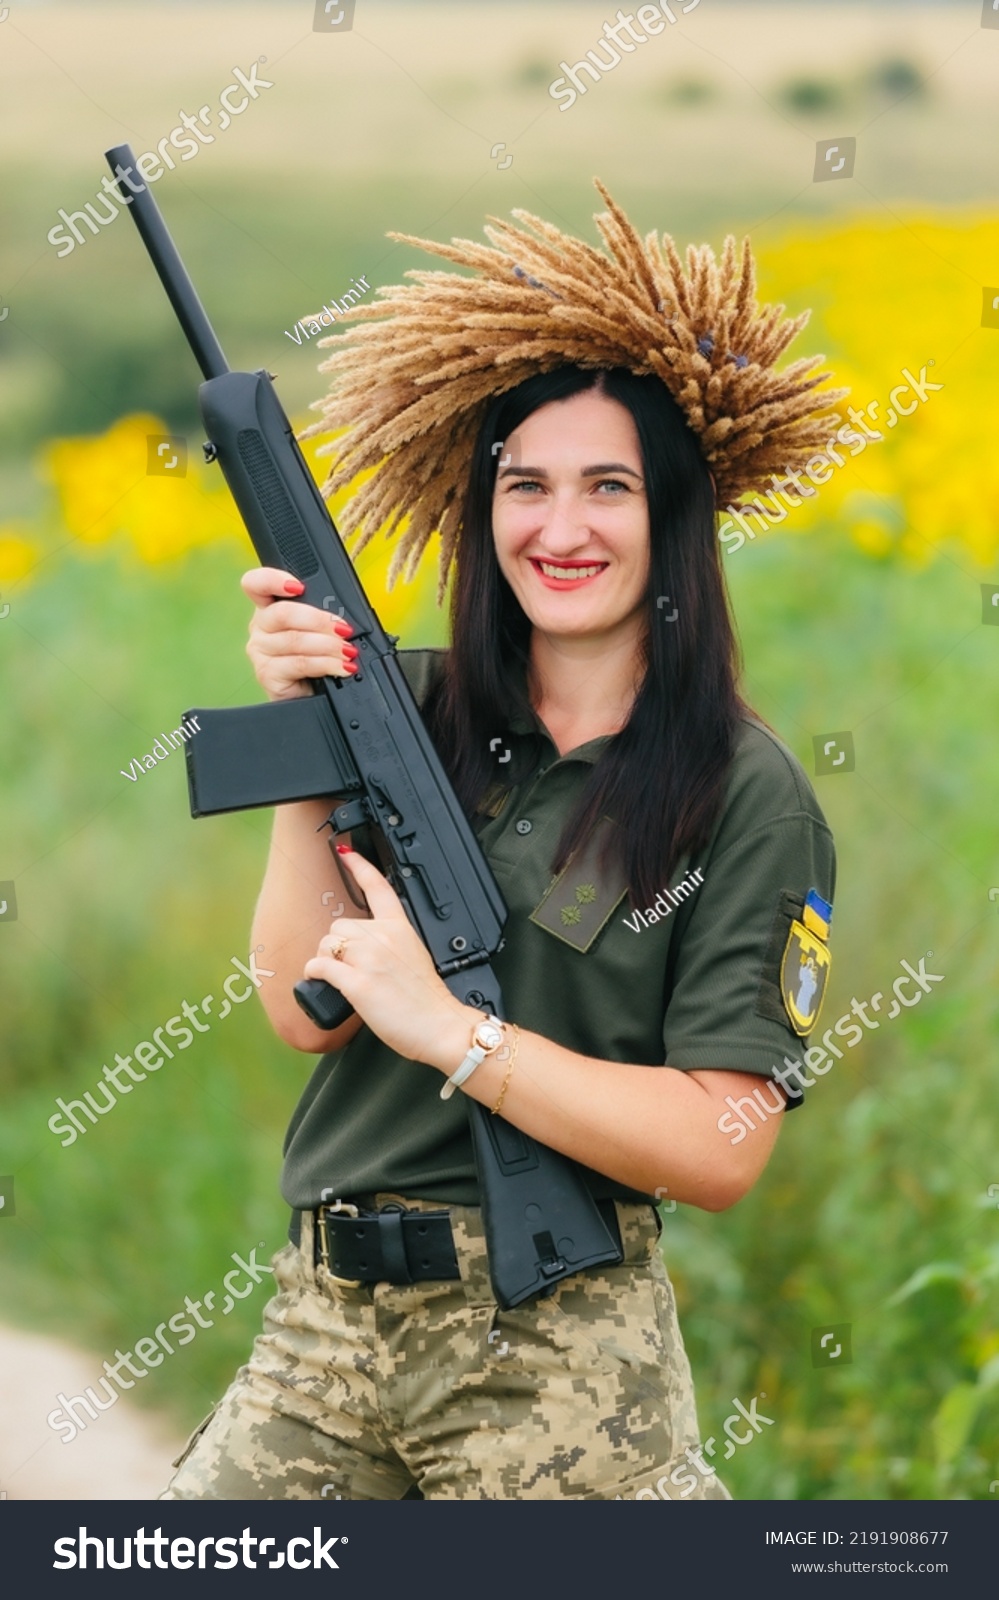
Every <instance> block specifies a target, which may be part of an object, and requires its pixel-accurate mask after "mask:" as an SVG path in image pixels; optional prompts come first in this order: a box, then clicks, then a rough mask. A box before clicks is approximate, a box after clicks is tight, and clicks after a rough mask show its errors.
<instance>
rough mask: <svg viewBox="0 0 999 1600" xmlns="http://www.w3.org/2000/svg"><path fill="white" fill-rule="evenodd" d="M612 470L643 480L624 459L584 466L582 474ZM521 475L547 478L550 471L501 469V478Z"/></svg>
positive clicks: (592, 475) (601, 474)
mask: <svg viewBox="0 0 999 1600" xmlns="http://www.w3.org/2000/svg"><path fill="white" fill-rule="evenodd" d="M610 472H624V473H627V475H628V477H629V478H637V479H638V481H639V482H641V479H642V475H641V473H640V472H636V471H635V469H634V467H626V466H625V464H624V462H623V461H606V462H602V463H601V464H600V465H599V466H595V467H584V468H583V470H582V473H581V474H580V476H581V477H583V478H602V477H604V476H606V474H607V473H610ZM515 475H519V476H520V477H522V478H547V476H548V473H547V472H546V471H545V469H544V467H513V466H511V467H503V468H501V470H500V473H499V476H500V477H501V478H511V477H513V476H515Z"/></svg>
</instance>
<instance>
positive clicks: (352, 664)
mask: <svg viewBox="0 0 999 1600" xmlns="http://www.w3.org/2000/svg"><path fill="white" fill-rule="evenodd" d="M344 667H345V668H346V670H347V671H348V672H349V673H351V674H353V673H355V672H356V671H357V662H356V661H345V662H344Z"/></svg>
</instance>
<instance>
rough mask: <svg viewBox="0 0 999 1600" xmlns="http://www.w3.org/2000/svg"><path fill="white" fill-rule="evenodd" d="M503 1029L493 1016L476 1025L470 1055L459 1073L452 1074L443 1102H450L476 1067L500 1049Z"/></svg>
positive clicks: (442, 1095) (446, 1084) (445, 1086)
mask: <svg viewBox="0 0 999 1600" xmlns="http://www.w3.org/2000/svg"><path fill="white" fill-rule="evenodd" d="M503 1027H504V1024H503V1023H502V1022H501V1021H500V1019H499V1017H493V1016H486V1017H484V1018H483V1020H482V1021H481V1022H477V1023H476V1024H475V1027H474V1028H473V1029H472V1042H471V1045H470V1046H469V1049H468V1054H467V1056H466V1057H465V1059H464V1061H463V1062H462V1063H461V1066H460V1067H459V1068H458V1070H457V1072H453V1073H452V1074H451V1076H450V1078H448V1080H447V1082H446V1083H445V1084H444V1087H443V1088H442V1089H441V1099H442V1100H450V1098H451V1096H452V1095H453V1094H454V1091H455V1090H456V1089H460V1088H461V1085H462V1084H463V1083H467V1081H468V1079H469V1078H470V1077H471V1076H472V1073H473V1072H474V1071H475V1069H476V1067H478V1066H480V1065H481V1063H482V1062H483V1061H484V1060H485V1059H486V1056H491V1055H492V1053H493V1051H494V1050H498V1049H499V1047H500V1045H501V1044H502V1043H503Z"/></svg>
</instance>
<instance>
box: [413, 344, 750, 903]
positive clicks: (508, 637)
mask: <svg viewBox="0 0 999 1600" xmlns="http://www.w3.org/2000/svg"><path fill="white" fill-rule="evenodd" d="M587 389H597V390H599V392H601V393H603V394H605V395H607V396H608V397H609V398H610V399H612V400H617V401H619V402H620V404H621V405H623V406H624V407H625V408H626V409H627V410H628V412H630V414H631V416H632V418H633V419H634V422H635V427H636V428H637V430H638V439H639V443H640V446H641V453H642V462H643V467H644V474H645V485H646V494H647V501H648V508H649V527H650V543H651V551H650V556H651V560H650V572H649V586H648V592H647V594H646V596H645V610H646V630H645V638H644V641H643V644H642V662H641V667H642V668H643V669H644V670H643V675H642V678H641V687H640V688H639V690H638V692H637V694H636V697H635V700H634V703H633V706H632V710H631V715H630V716H629V718H628V721H627V723H626V725H625V726H624V727H623V728H622V729H621V730H620V732H618V733H617V734H615V735H614V736H613V737H612V738H611V739H610V740H609V741H608V743H607V745H606V747H605V749H604V751H603V752H602V754H601V756H600V758H599V760H598V761H597V762H596V763H595V764H594V767H593V770H592V772H591V773H590V776H589V778H588V780H587V782H586V785H585V787H584V789H583V792H582V794H581V796H580V799H579V802H578V804H577V806H576V808H575V810H574V811H573V812H572V814H571V815H570V816H569V817H568V818H567V820H566V823H565V826H564V828H563V831H562V836H561V838H560V840H559V843H558V846H557V849H556V852H555V857H554V859H553V861H552V863H551V870H552V872H553V873H558V872H561V870H562V868H563V867H564V866H565V864H566V862H567V861H568V859H569V857H570V855H571V854H572V853H573V851H574V850H575V849H577V848H578V847H579V846H580V845H582V844H583V843H584V842H585V841H586V839H587V838H588V837H589V836H590V834H591V833H592V831H593V829H594V828H595V827H596V825H597V824H598V823H599V821H600V819H601V817H603V816H604V815H607V816H609V817H611V818H612V819H613V821H614V822H615V823H616V824H617V827H616V828H614V829H610V830H608V840H607V842H606V844H605V847H604V859H605V861H606V860H609V859H611V854H612V853H613V854H614V855H616V858H617V860H618V862H619V863H620V865H621V867H622V868H623V869H624V873H625V876H626V879H627V882H628V886H629V890H630V894H631V901H632V904H633V905H636V906H645V905H649V904H650V903H651V902H652V900H653V899H654V898H655V896H656V894H657V893H658V891H659V890H660V889H661V888H663V887H664V886H666V885H668V883H669V881H670V878H671V875H672V872H673V869H674V867H675V866H676V864H677V862H678V861H679V859H680V857H681V856H682V855H683V854H685V853H687V852H693V851H696V850H697V849H699V848H700V847H701V846H702V845H704V844H705V843H706V842H707V839H708V837H709V835H710V832H711V828H712V825H713V823H714V821H715V819H716V817H717V815H718V813H719V810H720V807H721V804H722V801H723V798H724V790H725V780H726V775H727V772H728V769H729V766H730V764H731V760H732V754H733V748H734V740H735V732H736V725H737V722H738V719H739V716H740V714H741V713H742V712H744V711H745V710H746V709H748V708H747V707H746V706H745V704H744V702H743V701H742V699H741V698H740V696H739V694H738V691H737V687H736V683H737V675H738V666H739V664H738V652H737V646H736V641H735V634H734V631H733V627H732V620H731V616H730V614H729V607H728V598H727V594H726V590H725V583H724V578H723V576H722V570H721V563H720V559H719V555H718V540H717V537H716V534H715V523H714V491H713V488H712V484H711V479H710V476H709V473H708V468H707V465H706V463H705V460H704V457H703V455H702V454H701V450H700V447H699V445H698V442H697V439H696V438H695V436H694V434H693V432H692V431H691V429H690V427H689V426H688V424H687V421H686V418H685V417H684V415H683V412H682V411H681V409H680V407H679V406H678V405H677V403H676V401H675V400H674V399H673V397H672V395H671V394H670V393H669V391H668V389H667V388H666V387H665V385H664V384H663V383H661V382H660V381H659V379H658V378H655V377H651V376H650V377H637V376H636V375H635V374H634V373H632V372H629V371H626V370H624V369H622V368H614V369H611V370H604V369H593V370H585V369H583V368H580V367H573V366H565V367H559V368H557V369H556V370H555V371H553V372H548V373H539V374H537V375H536V376H534V377H532V378H528V379H527V381H526V382H524V383H521V384H519V385H518V386H517V388H515V389H511V390H509V391H508V392H507V393H506V394H504V395H501V396H499V397H498V398H497V399H496V400H495V401H494V402H493V404H492V405H491V406H490V408H489V411H488V412H487V414H486V417H485V420H484V422H483V425H482V428H481V430H480V432H479V436H478V439H477V442H476V445H475V450H474V452H473V455H472V462H471V468H470V471H469V480H468V488H467V492H466V495H465V501H464V508H463V514H462V531H461V533H460V535H459V539H458V544H457V549H456V568H457V571H456V576H455V582H454V587H453V590H452V596H451V636H452V646H451V650H450V652H449V654H448V657H447V665H446V669H445V673H444V676H443V679H442V681H441V683H440V685H439V687H438V690H437V692H436V694H435V695H434V696H433V697H432V699H431V700H430V701H429V702H428V704H427V706H426V714H427V719H428V722H429V725H430V728H431V730H432V733H433V736H434V741H435V743H436V744H437V747H438V749H439V750H440V751H441V754H442V758H443V760H444V762H445V765H446V767H447V770H448V773H449V776H450V777H451V781H452V782H453V784H454V787H455V790H456V792H457V794H458V797H459V799H460V800H461V803H462V805H463V807H464V808H465V810H466V812H468V813H469V815H471V814H472V813H473V812H474V811H475V810H476V807H477V806H478V804H479V802H480V801H481V800H482V798H483V796H484V795H485V793H486V791H487V790H488V789H489V788H490V787H491V786H492V784H494V783H495V782H496V780H497V775H498V774H497V767H496V758H495V756H494V755H493V754H492V753H491V751H490V740H491V739H492V740H493V741H494V742H495V735H496V734H497V733H498V732H500V731H501V730H502V729H503V728H504V727H505V726H506V723H507V719H508V718H509V717H510V716H511V715H512V714H514V713H515V712H516V711H520V712H522V713H523V712H527V711H529V709H530V708H529V705H528V701H527V698H526V696H525V693H524V688H523V685H524V684H526V683H527V681H528V676H527V668H528V654H529V645H530V636H531V623H530V621H529V620H528V618H527V617H526V615H525V614H524V612H523V610H522V609H521V606H520V604H519V602H518V601H517V599H516V598H515V596H514V594H513V591H512V589H511V588H510V585H509V584H508V583H507V581H506V579H505V578H504V577H503V574H502V573H501V571H500V568H499V564H498V562H497V559H496V553H495V547H494V544H493V535H492V499H493V488H494V484H495V480H496V470H497V460H498V455H497V452H496V450H495V449H494V445H495V443H496V441H499V440H504V439H508V438H509V437H510V436H511V434H512V433H513V432H514V431H515V429H517V428H518V427H519V426H520V425H521V423H523V422H524V420H525V419H526V418H527V417H529V416H530V415H531V413H532V412H533V411H536V410H537V409H538V408H539V407H540V406H544V405H548V404H549V403H550V402H552V401H556V400H568V399H569V398H570V397H571V396H573V395H576V394H580V393H582V392H583V391H584V390H587ZM660 596H662V597H666V596H668V597H669V599H668V602H665V605H666V609H664V608H663V607H660V606H659V605H658V604H657V601H658V599H659V597H660ZM674 607H675V608H676V612H677V617H676V620H675V621H673V622H669V621H667V620H666V619H667V618H668V617H669V616H670V614H671V612H672V610H673V608H674ZM500 776H502V773H500Z"/></svg>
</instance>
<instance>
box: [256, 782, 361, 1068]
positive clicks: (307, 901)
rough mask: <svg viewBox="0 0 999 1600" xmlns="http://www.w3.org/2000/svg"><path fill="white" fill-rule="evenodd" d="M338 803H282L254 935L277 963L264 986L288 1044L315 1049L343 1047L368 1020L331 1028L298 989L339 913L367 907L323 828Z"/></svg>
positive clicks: (264, 958)
mask: <svg viewBox="0 0 999 1600" xmlns="http://www.w3.org/2000/svg"><path fill="white" fill-rule="evenodd" d="M332 806H333V801H332V800H305V801H301V802H300V803H299V804H297V805H290V806H278V807H276V809H275V812H274V827H273V831H272V833H271V846H270V854H269V856H268V860H267V870H266V872H265V874H264V881H263V884H262V886H261V889H260V895H259V898H258V900H257V907H256V911H255V913H254V918H253V928H252V932H251V936H250V937H251V944H252V945H253V946H254V947H256V946H258V945H263V947H264V948H263V954H262V955H261V963H262V964H266V965H267V966H268V967H271V968H272V969H273V971H274V977H273V978H272V979H271V980H270V981H269V982H268V983H267V984H266V985H265V986H264V988H262V989H261V990H260V998H261V1001H262V1003H263V1006H264V1010H265V1011H266V1012H267V1016H268V1018H269V1020H270V1022H271V1025H272V1027H273V1028H274V1031H275V1032H276V1033H277V1034H278V1036H279V1037H280V1038H281V1039H283V1040H284V1041H285V1043H286V1044H290V1045H293V1046H294V1047H295V1048H296V1049H298V1050H305V1051H309V1052H311V1053H314V1054H320V1053H322V1052H323V1051H326V1050H336V1049H338V1048H339V1047H340V1046H341V1045H343V1044H346V1043H347V1042H348V1040H349V1039H351V1038H352V1037H353V1035H354V1034H355V1033H356V1032H357V1030H358V1028H359V1027H360V1026H361V1024H360V1020H359V1018H357V1017H351V1018H350V1019H349V1020H348V1021H347V1022H345V1023H344V1024H343V1026H342V1027H340V1028H337V1029H334V1030H333V1031H332V1032H330V1033H324V1032H323V1031H322V1030H321V1029H319V1028H317V1027H315V1025H314V1024H313V1023H311V1022H310V1021H309V1019H308V1017H307V1016H306V1015H305V1013H304V1011H302V1009H301V1008H300V1006H299V1005H298V1004H297V1002H296V1000H295V997H294V995H293V994H292V988H293V986H294V985H295V984H296V983H297V982H298V981H299V979H300V978H301V976H302V969H303V968H304V966H305V963H306V962H307V961H308V960H309V958H310V957H311V956H314V955H315V953H316V945H317V943H318V941H319V939H320V938H321V937H322V935H323V934H324V933H326V932H328V930H329V925H330V922H331V920H332V919H333V917H345V916H364V915H365V913H364V912H362V911H359V910H358V909H357V907H356V906H355V905H354V904H353V902H352V900H351V899H350V896H349V895H348V893H347V890H346V888H345V887H344V882H343V878H342V876H341V874H340V868H339V866H338V864H337V862H336V861H335V860H334V858H333V854H332V852H331V851H330V849H329V846H328V844H327V840H328V839H329V830H328V829H323V830H322V832H317V831H316V830H317V829H318V828H319V827H320V826H321V824H322V823H323V822H324V821H325V819H326V818H327V817H328V816H329V814H330V811H331V809H332ZM324 895H325V897H326V899H325V902H324V899H323V897H324Z"/></svg>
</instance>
